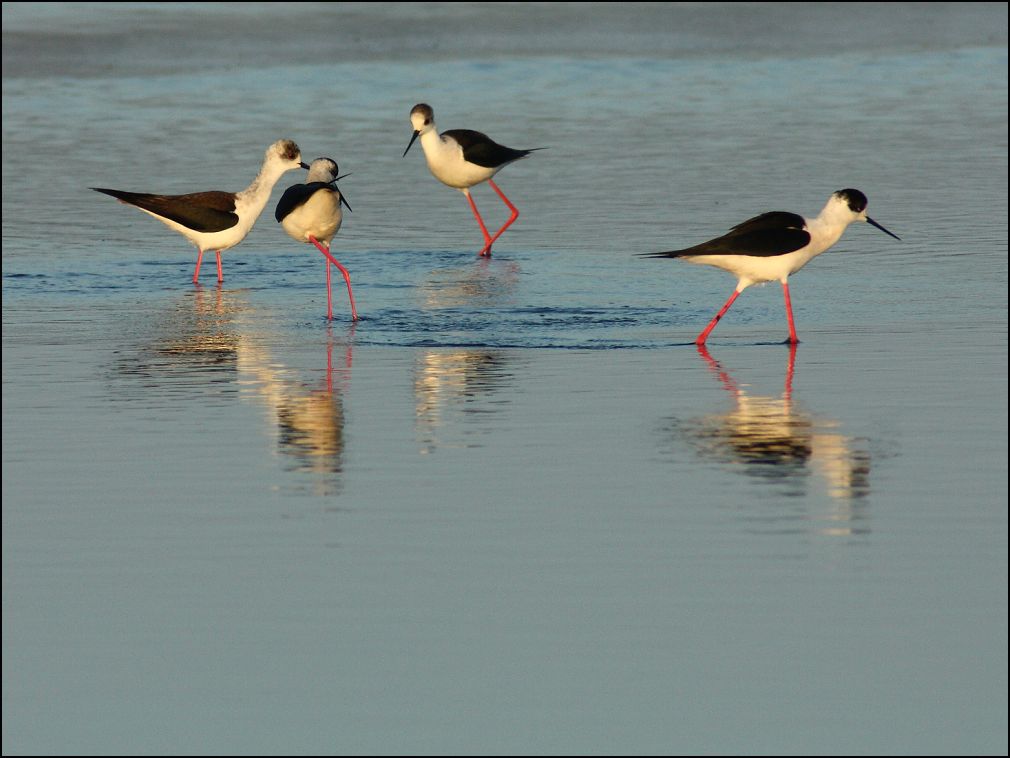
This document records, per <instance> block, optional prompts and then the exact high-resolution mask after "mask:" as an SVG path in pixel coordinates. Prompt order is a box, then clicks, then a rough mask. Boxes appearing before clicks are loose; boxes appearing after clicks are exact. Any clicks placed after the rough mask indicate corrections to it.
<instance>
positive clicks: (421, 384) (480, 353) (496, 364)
mask: <svg viewBox="0 0 1010 758" xmlns="http://www.w3.org/2000/svg"><path fill="white" fill-rule="evenodd" d="M511 379H512V373H511V371H510V369H509V362H508V360H507V359H506V353H505V352H504V351H501V350H488V349H466V350H459V349H455V350H450V349H446V350H425V351H422V352H419V353H418V355H417V358H416V361H415V369H414V407H415V417H416V424H417V436H418V441H419V443H420V446H421V453H422V454H427V453H432V452H434V451H435V450H436V449H437V448H439V447H441V446H444V445H446V444H447V442H446V439H447V438H449V437H451V434H452V431H453V430H454V428H455V427H456V426H458V425H459V423H460V422H461V421H464V420H483V419H485V418H486V416H478V415H475V414H488V413H495V412H497V411H498V410H500V409H501V407H502V405H503V404H505V403H507V401H498V402H497V403H496V402H494V401H493V400H492V399H491V396H492V395H493V394H494V393H495V392H497V391H498V390H499V389H501V387H502V386H503V385H505V384H507V383H508V382H509V381H510V380H511ZM460 414H462V415H460ZM478 431H479V432H486V431H488V429H487V427H486V426H484V425H483V424H481V425H478V426H476V427H474V426H467V427H463V430H462V434H463V435H464V436H467V437H469V436H470V435H472V434H474V433H476V432H478ZM479 444H480V443H479V442H477V441H476V440H474V439H472V438H470V439H468V440H467V441H466V442H464V443H462V444H461V445H460V446H464V447H477V446H479Z"/></svg>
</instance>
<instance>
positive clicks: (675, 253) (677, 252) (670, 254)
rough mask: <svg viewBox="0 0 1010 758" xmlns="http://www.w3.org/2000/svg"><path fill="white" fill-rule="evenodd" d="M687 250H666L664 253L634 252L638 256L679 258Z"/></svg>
mask: <svg viewBox="0 0 1010 758" xmlns="http://www.w3.org/2000/svg"><path fill="white" fill-rule="evenodd" d="M686 252H687V250H667V251H666V252H664V253H636V255H637V257H639V258H680V257H681V256H682V255H684V253H686Z"/></svg>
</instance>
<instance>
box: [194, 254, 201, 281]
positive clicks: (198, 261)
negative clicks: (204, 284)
mask: <svg viewBox="0 0 1010 758" xmlns="http://www.w3.org/2000/svg"><path fill="white" fill-rule="evenodd" d="M197 250H199V253H198V254H197V256H196V270H195V271H194V272H193V284H199V283H200V265H201V264H202V263H203V250H200V249H199V248H197Z"/></svg>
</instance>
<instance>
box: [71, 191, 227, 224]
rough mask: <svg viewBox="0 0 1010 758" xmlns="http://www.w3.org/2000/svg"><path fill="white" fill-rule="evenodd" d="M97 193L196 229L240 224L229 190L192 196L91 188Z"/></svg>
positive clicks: (198, 193) (195, 193)
mask: <svg viewBox="0 0 1010 758" xmlns="http://www.w3.org/2000/svg"><path fill="white" fill-rule="evenodd" d="M91 189H93V190H95V191H96V192H102V193H104V194H106V195H111V196H112V197H114V198H116V199H117V200H119V201H121V202H124V203H126V204H127V205H135V206H137V207H138V208H143V209H144V210H145V211H150V212H151V213H156V214H158V215H159V216H162V217H164V218H167V219H169V220H171V221H175V222H176V223H177V224H182V225H183V226H185V227H186V228H187V229H192V230H193V231H196V232H205V233H210V232H223V231H224V230H225V229H230V228H231V227H233V226H235V224H237V223H238V215H237V214H236V213H235V212H234V211H235V196H234V195H233V194H231V193H230V192H194V193H192V194H189V195H150V194H147V193H144V192H125V191H123V190H114V189H103V188H101V187H92V188H91Z"/></svg>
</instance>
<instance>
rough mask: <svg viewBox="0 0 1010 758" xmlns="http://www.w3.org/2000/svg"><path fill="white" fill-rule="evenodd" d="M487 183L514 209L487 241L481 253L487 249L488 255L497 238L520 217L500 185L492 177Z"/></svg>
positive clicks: (510, 208)
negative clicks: (499, 187)
mask: <svg viewBox="0 0 1010 758" xmlns="http://www.w3.org/2000/svg"><path fill="white" fill-rule="evenodd" d="M487 183H488V184H490V185H491V189H493V190H494V191H495V192H497V193H498V197H500V198H501V199H502V202H504V203H505V205H507V206H508V207H509V210H510V211H512V215H511V216H510V217H509V220H508V221H506V222H505V225H504V226H502V228H501V229H499V230H498V231H497V233H496V234H495V235H494V236H493V237H492V238H491V241H490V242H488V243H487V247H485V249H484V250H482V251H481V255H484V254H485V251H487V252H486V254H487V255H491V245H493V244H494V242H495V240H497V239H498V238H499V237H501V233H502V232H504V231H505V230H506V229H508V228H509V227H510V226H512V224H513V223H515V220H516V219H517V218H519V210H518V209H517V208H516V207H515V206H514V205H512V203H510V202H509V199H508V198H507V197H505V193H504V192H502V191H501V190H500V189H498V185H497V184H495V183H494V182H493V181H491V180H490V179H488V180H487Z"/></svg>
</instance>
